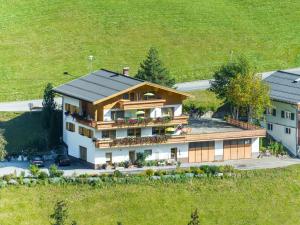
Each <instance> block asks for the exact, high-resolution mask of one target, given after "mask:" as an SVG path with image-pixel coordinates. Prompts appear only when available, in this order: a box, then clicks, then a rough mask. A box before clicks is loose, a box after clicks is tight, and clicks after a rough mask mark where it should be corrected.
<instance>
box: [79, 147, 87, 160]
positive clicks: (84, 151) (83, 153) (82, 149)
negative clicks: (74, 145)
mask: <svg viewBox="0 0 300 225" xmlns="http://www.w3.org/2000/svg"><path fill="white" fill-rule="evenodd" d="M79 158H80V159H81V160H84V161H86V160H87V148H85V147H82V146H79Z"/></svg>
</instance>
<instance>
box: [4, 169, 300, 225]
mask: <svg viewBox="0 0 300 225" xmlns="http://www.w3.org/2000/svg"><path fill="white" fill-rule="evenodd" d="M57 200H65V201H67V203H68V204H69V210H70V217H71V218H73V219H76V220H77V221H78V224H79V225H100V224H105V225H110V224H112V225H115V224H117V221H122V222H123V224H124V225H127V224H128V225H144V224H148V225H175V224H176V225H181V224H182V225H186V224H187V221H188V219H189V216H190V212H191V211H192V210H194V209H195V208H198V210H199V212H200V218H201V224H203V225H218V224H219V225H248V224H251V225H262V224H263V225H283V224H286V225H298V224H299V220H300V214H299V207H300V166H299V165H298V166H291V167H288V168H285V169H270V170H259V171H250V172H243V173H242V177H239V178H229V179H202V180H193V181H191V182H188V183H164V184H162V183H155V184H151V183H144V184H139V185H137V184H127V185H126V184H118V185H115V186H110V187H105V188H96V187H91V186H88V185H78V186H54V185H48V186H42V185H39V186H36V187H24V186H22V187H9V188H4V189H1V190H0V224H1V225H16V224H18V225H23V224H28V225H35V224H36V225H41V224H48V215H49V214H51V213H52V210H53V205H54V204H55V202H56V201H57Z"/></svg>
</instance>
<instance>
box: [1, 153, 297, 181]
mask: <svg viewBox="0 0 300 225" xmlns="http://www.w3.org/2000/svg"><path fill="white" fill-rule="evenodd" d="M52 163H53V162H52V161H48V162H46V167H45V168H42V169H41V170H43V171H48V168H49V166H50V165H51V164H52ZM294 164H300V159H292V158H286V159H279V158H275V157H265V158H262V159H244V160H229V161H225V162H210V163H196V164H194V163H193V164H190V163H183V164H182V165H181V167H190V166H200V165H232V166H234V167H235V168H236V169H239V170H254V169H267V168H278V167H286V166H290V165H294ZM28 166H29V163H28V162H0V176H3V175H5V174H12V173H16V174H18V175H19V174H20V173H21V171H24V172H25V173H26V174H29V171H28V169H27V168H28ZM148 168H149V167H148ZM148 168H146V167H144V168H133V169H120V171H122V172H125V173H139V172H141V171H143V170H145V169H148ZM174 168H175V166H164V167H152V169H154V170H157V169H161V170H171V169H174ZM60 169H61V170H63V171H64V175H65V176H72V175H80V174H101V173H112V172H113V171H114V170H93V169H86V168H85V166H84V165H82V164H80V163H72V166H68V167H61V168H60Z"/></svg>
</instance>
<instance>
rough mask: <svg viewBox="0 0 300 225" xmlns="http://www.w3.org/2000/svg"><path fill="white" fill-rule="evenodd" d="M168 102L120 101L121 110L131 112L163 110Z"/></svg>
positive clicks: (152, 100)
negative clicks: (133, 110) (131, 110)
mask: <svg viewBox="0 0 300 225" xmlns="http://www.w3.org/2000/svg"><path fill="white" fill-rule="evenodd" d="M165 102H166V100H165V99H151V100H142V101H130V100H125V99H122V100H120V101H119V106H120V109H123V110H130V109H151V108H161V107H163V106H164V103H165Z"/></svg>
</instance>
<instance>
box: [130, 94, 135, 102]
mask: <svg viewBox="0 0 300 225" xmlns="http://www.w3.org/2000/svg"><path fill="white" fill-rule="evenodd" d="M129 98H130V101H134V93H130V94H129Z"/></svg>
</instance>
